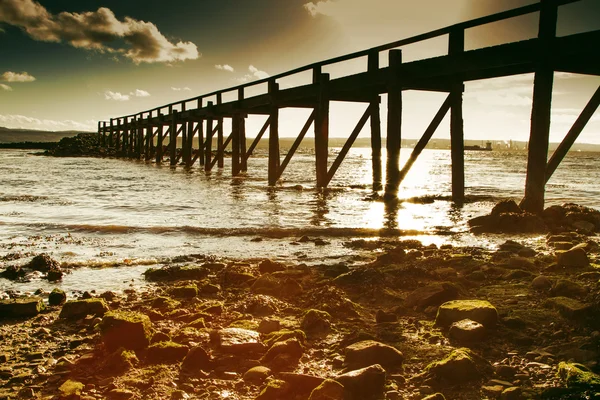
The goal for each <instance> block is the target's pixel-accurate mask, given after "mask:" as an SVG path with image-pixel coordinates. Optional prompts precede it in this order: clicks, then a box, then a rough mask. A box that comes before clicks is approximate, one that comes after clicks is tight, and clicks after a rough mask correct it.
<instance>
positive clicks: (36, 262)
mask: <svg viewBox="0 0 600 400" xmlns="http://www.w3.org/2000/svg"><path fill="white" fill-rule="evenodd" d="M25 268H29V269H32V270H34V271H39V272H43V273H47V272H48V271H51V270H60V263H59V262H58V261H56V260H55V259H53V258H52V257H50V256H49V255H48V254H45V253H43V254H39V255H37V256H35V257H33V258H32V259H31V261H29V263H27V264H26V265H25Z"/></svg>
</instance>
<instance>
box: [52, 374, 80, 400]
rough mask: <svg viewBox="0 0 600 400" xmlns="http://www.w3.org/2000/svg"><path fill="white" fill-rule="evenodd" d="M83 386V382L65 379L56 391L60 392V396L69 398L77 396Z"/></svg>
mask: <svg viewBox="0 0 600 400" xmlns="http://www.w3.org/2000/svg"><path fill="white" fill-rule="evenodd" d="M83 388H84V385H83V383H81V382H78V381H73V380H71V379H68V380H66V381H65V382H64V383H63V384H62V385H60V387H59V388H58V391H59V392H60V394H61V396H62V397H66V398H70V397H77V398H79V395H80V394H81V392H82V390H83Z"/></svg>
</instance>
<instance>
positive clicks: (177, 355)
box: [146, 341, 189, 364]
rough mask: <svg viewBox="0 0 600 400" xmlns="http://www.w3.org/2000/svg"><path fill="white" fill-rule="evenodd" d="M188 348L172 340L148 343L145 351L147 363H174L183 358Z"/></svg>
mask: <svg viewBox="0 0 600 400" xmlns="http://www.w3.org/2000/svg"><path fill="white" fill-rule="evenodd" d="M188 351H189V348H188V347H187V346H184V345H182V344H179V343H174V342H170V341H167V342H158V343H154V344H152V345H150V347H148V350H147V353H146V361H147V362H148V363H149V364H175V363H178V362H180V361H181V360H183V359H184V358H185V357H186V356H187V354H188Z"/></svg>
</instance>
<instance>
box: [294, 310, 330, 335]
mask: <svg viewBox="0 0 600 400" xmlns="http://www.w3.org/2000/svg"><path fill="white" fill-rule="evenodd" d="M300 329H302V330H303V331H304V332H305V333H306V335H307V336H309V337H319V336H324V335H327V333H329V331H330V330H331V315H329V313H328V312H326V311H320V310H308V311H307V312H306V313H305V314H304V317H302V322H301V323H300Z"/></svg>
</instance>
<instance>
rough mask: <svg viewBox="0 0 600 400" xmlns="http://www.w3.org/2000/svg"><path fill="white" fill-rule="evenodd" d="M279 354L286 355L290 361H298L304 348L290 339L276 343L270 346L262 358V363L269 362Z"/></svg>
mask: <svg viewBox="0 0 600 400" xmlns="http://www.w3.org/2000/svg"><path fill="white" fill-rule="evenodd" d="M280 354H285V355H288V356H289V358H290V359H299V358H300V357H302V354H304V347H303V346H302V344H301V343H300V341H299V340H298V339H296V338H290V339H287V340H284V341H282V342H277V343H275V344H273V346H271V348H270V349H269V350H268V351H267V353H266V354H265V355H264V357H263V358H262V361H263V362H269V361H271V360H273V359H274V358H275V357H277V356H279V355H280Z"/></svg>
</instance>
